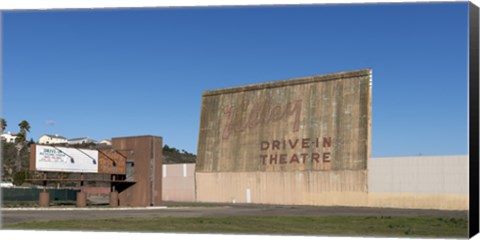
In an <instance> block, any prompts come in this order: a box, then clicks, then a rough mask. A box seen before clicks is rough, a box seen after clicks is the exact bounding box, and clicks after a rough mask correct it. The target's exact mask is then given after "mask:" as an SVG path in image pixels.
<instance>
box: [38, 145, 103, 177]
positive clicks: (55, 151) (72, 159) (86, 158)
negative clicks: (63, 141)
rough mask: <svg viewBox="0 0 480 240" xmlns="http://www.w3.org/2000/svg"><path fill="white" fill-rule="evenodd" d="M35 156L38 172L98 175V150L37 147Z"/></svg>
mask: <svg viewBox="0 0 480 240" xmlns="http://www.w3.org/2000/svg"><path fill="white" fill-rule="evenodd" d="M35 154H36V158H35V159H36V160H35V167H36V170H37V171H46V172H83V173H98V151H97V150H88V149H78V148H65V147H51V146H41V145H37V147H36V153H35Z"/></svg>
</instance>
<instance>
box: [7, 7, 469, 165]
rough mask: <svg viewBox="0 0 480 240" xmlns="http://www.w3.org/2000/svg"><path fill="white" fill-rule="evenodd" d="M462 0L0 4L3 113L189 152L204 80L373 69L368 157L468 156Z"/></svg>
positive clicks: (70, 131) (42, 125) (12, 119)
mask: <svg viewBox="0 0 480 240" xmlns="http://www.w3.org/2000/svg"><path fill="white" fill-rule="evenodd" d="M467 14H468V5H467V3H437V4H426V3H420V4H413V3H411V4H369V5H318V6H289V7H240V8H233V7H229V8H225V7H217V8H163V9H160V8H158V9H131V10H129V9H123V10H88V11H86V10H81V11H80V10H78V11H74V10H69V11H60V10H57V11H15V12H3V15H2V16H3V19H2V20H3V22H2V23H3V26H2V27H3V71H4V72H3V95H2V100H3V117H4V118H5V119H6V120H7V123H8V127H7V131H12V132H17V131H18V123H19V122H20V121H22V120H24V119H25V120H27V121H29V122H30V125H31V132H30V134H29V135H28V138H29V139H30V137H32V138H33V139H34V140H35V141H37V140H38V137H40V136H41V135H42V134H55V133H57V134H60V135H63V136H65V137H67V138H74V137H82V136H86V137H90V138H93V139H96V140H102V139H107V138H108V139H109V138H112V137H121V136H132V135H145V134H149V135H158V136H162V137H163V138H164V143H166V144H168V145H170V146H174V147H176V148H178V149H185V150H187V151H189V152H193V153H196V149H197V141H198V128H199V120H200V105H201V94H202V91H204V90H212V89H217V88H224V87H233V86H241V85H245V84H252V83H261V82H267V81H273V80H282V79H287V78H295V77H302V76H310V75H317V74H324V73H332V72H337V71H347V70H354V69H359V68H366V67H371V68H372V69H373V89H372V91H373V104H372V110H373V111H372V156H374V157H375V156H376V157H379V156H407V155H419V154H422V155H445V154H467V144H468V139H467V132H468V126H467V120H468V109H467V104H468V75H467V70H468V68H467V67H468V66H467V63H468V15H467Z"/></svg>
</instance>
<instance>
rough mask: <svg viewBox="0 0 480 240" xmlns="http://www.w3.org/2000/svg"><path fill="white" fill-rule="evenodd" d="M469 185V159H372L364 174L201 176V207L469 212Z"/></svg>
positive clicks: (462, 156) (267, 173)
mask: <svg viewBox="0 0 480 240" xmlns="http://www.w3.org/2000/svg"><path fill="white" fill-rule="evenodd" d="M468 184H469V183H468V155H458V156H457V155H455V156H417V157H392V158H371V159H369V161H368V170H367V171H363V172H359V171H349V170H345V171H331V172H327V171H295V172H249V173H233V172H230V173H214V174H213V173H196V187H197V200H198V201H201V202H231V203H265V204H288V205H290V204H291V205H319V206H363V207H392V208H412V209H444V210H468ZM364 187H366V188H368V190H367V189H364Z"/></svg>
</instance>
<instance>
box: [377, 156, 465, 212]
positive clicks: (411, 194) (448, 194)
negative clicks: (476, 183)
mask: <svg viewBox="0 0 480 240" xmlns="http://www.w3.org/2000/svg"><path fill="white" fill-rule="evenodd" d="M368 164H369V166H368V192H369V205H370V206H390V207H402V208H404V207H406V208H436V209H468V186H469V185H468V184H469V183H468V155H453V156H415V157H391V158H371V159H370V160H369V162H368Z"/></svg>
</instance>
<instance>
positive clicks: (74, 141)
mask: <svg viewBox="0 0 480 240" xmlns="http://www.w3.org/2000/svg"><path fill="white" fill-rule="evenodd" d="M95 142H96V141H95V140H93V139H91V138H88V137H81V138H71V139H68V144H69V145H74V144H85V143H95Z"/></svg>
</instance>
